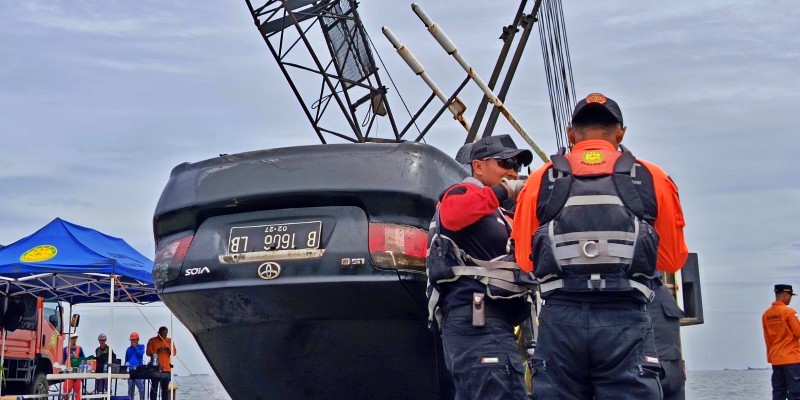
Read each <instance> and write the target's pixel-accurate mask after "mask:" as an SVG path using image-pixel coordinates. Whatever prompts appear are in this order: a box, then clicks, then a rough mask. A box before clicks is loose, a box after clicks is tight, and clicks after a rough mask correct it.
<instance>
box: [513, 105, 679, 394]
mask: <svg viewBox="0 0 800 400" xmlns="http://www.w3.org/2000/svg"><path fill="white" fill-rule="evenodd" d="M625 132H626V127H625V125H624V123H623V119H622V111H621V110H620V108H619V105H618V104H617V102H615V101H614V100H612V99H610V98H608V97H606V96H604V95H603V94H600V93H592V94H589V95H588V96H586V98H584V99H582V100H581V101H579V102H578V104H577V105H576V106H575V109H574V111H573V113H572V121H571V124H570V126H569V127H568V128H567V136H568V138H569V140H570V143H571V144H573V145H574V146H573V147H572V151H571V152H570V153H569V154H566V153H565V152H563V151H562V152H559V154H557V155H554V156H553V157H552V158H551V162H550V163H547V164H545V165H544V166H542V167H541V168H538V169H537V170H535V171H533V172H532V173H531V174H530V177H529V178H528V180H527V181H526V183H525V187H524V188H523V189H522V191H521V192H520V193H519V196H518V197H517V208H516V213H515V215H514V227H513V230H512V231H511V236H512V238H513V239H514V243H515V245H516V250H515V251H516V261H517V263H518V264H519V266H520V268H521V269H522V270H523V271H533V274H534V276H535V277H536V278H537V279H538V280H539V282H540V286H539V288H540V292H541V294H542V297H543V298H544V299H545V301H544V305H543V307H542V310H541V312H540V313H539V332H538V333H539V336H538V346H537V347H536V352H535V353H534V355H533V360H532V362H531V364H532V371H533V379H532V380H533V382H532V385H533V393H532V398H534V399H554V398H563V399H575V400H577V399H584V400H593V399H615V400H634V399H635V400H644V399H646V400H656V399H661V398H662V388H661V383H660V381H659V376H660V373H661V371H662V369H661V365H660V363H659V359H658V354H657V351H656V345H655V339H654V336H653V328H652V323H651V320H650V316H649V314H648V313H647V309H646V304H647V303H648V302H649V301H651V300H652V299H653V298H654V296H655V292H654V290H657V289H658V287H657V285H658V281H657V280H656V279H655V277H656V275H657V274H656V270H660V271H665V272H675V271H677V270H678V269H680V268H681V267H682V266H683V264H684V262H685V261H686V258H687V256H688V249H687V247H686V243H685V240H684V236H683V227H684V225H685V222H684V219H683V212H682V211H681V206H680V201H679V199H678V189H677V187H676V186H675V184H674V182H672V179H670V178H669V176H668V175H667V174H666V172H664V171H663V170H662V169H661V168H660V167H658V166H657V165H655V164H653V163H649V162H647V161H644V160H642V159H639V158H636V157H634V156H633V154H631V152H630V151H628V150H627V149H626V148H624V146H622V145H621V142H622V139H623V137H624V136H625Z"/></svg>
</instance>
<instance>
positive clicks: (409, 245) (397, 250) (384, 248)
mask: <svg viewBox="0 0 800 400" xmlns="http://www.w3.org/2000/svg"><path fill="white" fill-rule="evenodd" d="M427 251H428V232H426V231H425V230H424V229H419V228H414V227H413V226H407V225H396V224H382V223H370V224H369V254H370V256H371V257H372V263H373V264H374V265H375V266H376V267H378V268H392V269H397V270H412V271H415V272H424V271H425V255H426V252H427Z"/></svg>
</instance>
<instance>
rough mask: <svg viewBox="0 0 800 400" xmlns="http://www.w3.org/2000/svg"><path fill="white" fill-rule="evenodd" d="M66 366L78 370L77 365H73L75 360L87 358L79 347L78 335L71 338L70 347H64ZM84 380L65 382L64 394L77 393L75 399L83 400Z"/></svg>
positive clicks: (68, 380)
mask: <svg viewBox="0 0 800 400" xmlns="http://www.w3.org/2000/svg"><path fill="white" fill-rule="evenodd" d="M63 357H64V365H66V366H67V367H69V368H77V367H78V366H77V365H72V359H73V358H85V357H86V356H85V355H84V353H83V348H81V346H78V335H72V336H70V337H69V346H68V347H64V352H63ZM82 387H83V380H81V379H67V380H65V381H64V393H70V392H74V393H75V399H76V400H81V393H82V392H83V389H82Z"/></svg>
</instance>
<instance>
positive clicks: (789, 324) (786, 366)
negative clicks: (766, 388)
mask: <svg viewBox="0 0 800 400" xmlns="http://www.w3.org/2000/svg"><path fill="white" fill-rule="evenodd" d="M792 296H796V294H795V293H794V292H793V291H792V286H791V285H775V301H774V302H773V303H772V307H770V308H768V309H767V311H765V312H764V315H762V316H761V325H762V326H763V328H764V341H765V342H766V343H767V362H769V363H770V364H772V399H773V400H784V399H789V400H796V399H800V321H798V318H800V317H798V316H797V311H795V310H793V309H791V308H789V307H788V305H789V303H790V302H791V301H792Z"/></svg>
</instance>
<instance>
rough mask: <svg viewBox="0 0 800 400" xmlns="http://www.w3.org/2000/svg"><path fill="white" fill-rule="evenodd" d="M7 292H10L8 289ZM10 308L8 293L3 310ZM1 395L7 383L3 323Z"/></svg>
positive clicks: (0, 366)
mask: <svg viewBox="0 0 800 400" xmlns="http://www.w3.org/2000/svg"><path fill="white" fill-rule="evenodd" d="M6 293H8V292H7V291H6ZM7 309H8V295H6V300H5V301H4V302H3V311H4V312H5V310H7ZM3 315H5V314H3ZM0 378H2V381H0V396H2V395H3V386H5V385H6V326H5V324H4V325H3V352H2V353H0Z"/></svg>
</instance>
